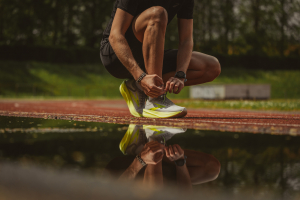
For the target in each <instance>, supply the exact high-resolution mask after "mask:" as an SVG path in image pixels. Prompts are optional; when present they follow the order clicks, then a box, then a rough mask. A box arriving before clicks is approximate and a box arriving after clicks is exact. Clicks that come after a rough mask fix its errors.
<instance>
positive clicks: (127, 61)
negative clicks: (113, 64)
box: [109, 34, 143, 80]
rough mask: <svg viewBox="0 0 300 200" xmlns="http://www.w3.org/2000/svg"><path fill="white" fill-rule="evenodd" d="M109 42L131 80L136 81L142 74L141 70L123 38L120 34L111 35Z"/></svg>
mask: <svg viewBox="0 0 300 200" xmlns="http://www.w3.org/2000/svg"><path fill="white" fill-rule="evenodd" d="M109 42H110V44H111V46H112V48H113V50H114V52H115V53H116V55H117V57H118V58H119V60H120V61H121V63H122V64H123V65H124V66H125V67H126V68H127V70H128V71H129V72H130V73H131V74H132V76H133V78H134V79H135V80H137V79H138V78H139V76H140V75H141V74H142V73H143V70H141V68H140V67H139V65H138V64H137V62H136V60H135V59H134V57H133V55H132V52H131V49H130V47H129V45H128V43H127V40H126V38H125V36H124V35H122V34H115V35H113V34H111V35H110V37H109Z"/></svg>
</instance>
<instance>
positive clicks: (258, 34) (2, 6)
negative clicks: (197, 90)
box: [0, 0, 300, 56]
mask: <svg viewBox="0 0 300 200" xmlns="http://www.w3.org/2000/svg"><path fill="white" fill-rule="evenodd" d="M113 4H114V1H113V0H0V45H16V44H21V45H48V46H54V45H55V46H62V47H75V46H80V47H89V48H98V47H99V43H100V40H101V38H102V33H103V31H104V29H105V27H106V24H107V22H108V20H109V18H110V15H111V12H112V7H113ZM299 13H300V0H223V1H220V0H195V8H194V41H195V43H194V44H195V47H194V49H195V50H198V51H202V52H205V53H210V54H223V55H267V56H289V55H293V56H299V55H300V37H299V36H300V15H299ZM177 33H178V31H177V23H176V20H173V21H172V22H171V23H170V24H169V26H168V29H167V37H166V47H167V48H176V47H177V45H178V41H177V37H178V35H177Z"/></svg>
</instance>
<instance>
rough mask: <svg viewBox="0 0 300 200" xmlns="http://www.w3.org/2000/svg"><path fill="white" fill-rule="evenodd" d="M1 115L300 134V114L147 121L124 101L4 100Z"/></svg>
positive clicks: (202, 113)
mask: <svg viewBox="0 0 300 200" xmlns="http://www.w3.org/2000/svg"><path fill="white" fill-rule="evenodd" d="M0 115H1V116H16V117H35V118H45V119H63V120H76V121H93V122H105V123H119V124H152V125H163V126H177V127H185V128H194V129H202V130H217V131H232V132H250V133H269V134H288V135H292V136H296V135H300V114H299V113H282V112H281V113H280V112H257V111H236V110H202V109H188V115H187V116H186V117H184V118H179V119H147V118H136V117H133V116H131V115H130V113H129V110H128V108H127V105H126V103H125V101H123V100H0Z"/></svg>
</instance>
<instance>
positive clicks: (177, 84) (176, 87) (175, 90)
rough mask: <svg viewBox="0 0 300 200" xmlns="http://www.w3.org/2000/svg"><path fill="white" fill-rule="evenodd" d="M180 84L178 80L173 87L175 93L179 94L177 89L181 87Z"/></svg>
mask: <svg viewBox="0 0 300 200" xmlns="http://www.w3.org/2000/svg"><path fill="white" fill-rule="evenodd" d="M179 85H180V83H178V82H177V83H175V85H174V88H173V93H175V94H177V93H176V92H177V90H178V88H179Z"/></svg>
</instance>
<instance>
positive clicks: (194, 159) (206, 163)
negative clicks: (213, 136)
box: [184, 149, 221, 185]
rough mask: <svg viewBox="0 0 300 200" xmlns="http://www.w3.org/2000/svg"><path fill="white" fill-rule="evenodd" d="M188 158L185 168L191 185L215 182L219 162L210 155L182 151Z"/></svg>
mask: <svg viewBox="0 0 300 200" xmlns="http://www.w3.org/2000/svg"><path fill="white" fill-rule="evenodd" d="M184 154H185V155H186V156H187V157H188V159H187V163H186V164H187V167H188V170H189V174H190V177H191V181H192V184H193V185H196V184H200V183H205V182H208V181H212V180H215V179H216V178H217V177H218V175H219V173H220V169H221V165H220V162H219V161H218V160H217V159H216V158H215V157H214V156H212V155H209V154H206V153H202V152H198V151H193V150H188V149H185V150H184Z"/></svg>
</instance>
